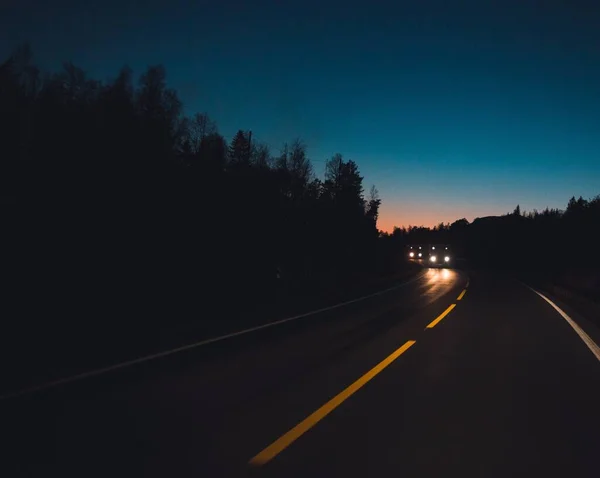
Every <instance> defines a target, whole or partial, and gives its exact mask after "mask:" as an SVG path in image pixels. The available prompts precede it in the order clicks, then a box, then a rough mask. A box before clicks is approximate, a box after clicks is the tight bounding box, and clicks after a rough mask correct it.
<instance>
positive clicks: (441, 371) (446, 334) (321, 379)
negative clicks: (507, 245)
mask: <svg viewBox="0 0 600 478" xmlns="http://www.w3.org/2000/svg"><path fill="white" fill-rule="evenodd" d="M567 312H568V311H567ZM567 318H573V319H575V317H574V316H573V315H572V314H571V313H569V314H568V315H567ZM567 318H565V317H563V316H562V315H561V314H560V313H559V311H557V310H556V309H555V308H554V307H553V305H552V304H550V303H548V301H546V300H545V299H544V298H543V297H541V296H540V295H538V294H537V293H536V292H535V291H533V290H531V289H530V288H528V287H527V286H526V285H524V284H522V283H520V282H518V281H516V280H514V279H511V278H510V277H506V276H503V275H500V274H495V273H492V272H481V271H480V272H477V271H475V272H470V273H467V272H462V271H458V270H449V269H425V270H423V272H422V273H420V274H419V275H418V276H416V277H415V278H413V279H411V280H409V281H408V282H407V283H405V284H401V285H398V286H396V287H394V288H392V289H390V290H387V291H385V292H382V293H381V294H376V295H373V296H370V297H367V298H364V299H363V300H359V301H355V302H352V303H348V304H345V305H342V306H340V307H335V308H331V309H327V310H324V311H321V312H319V313H316V314H312V315H308V316H305V317H300V318H298V319H295V320H290V321H287V322H285V323H281V324H278V325H275V326H272V327H266V328H264V329H261V330H257V331H253V332H250V333H246V334H241V335H238V336H235V337H230V338H227V339H225V340H221V341H217V342H214V343H210V344H205V345H200V346H198V347H192V348H189V349H186V350H184V351H181V352H178V353H174V354H170V355H168V356H165V357H159V358H156V359H154V360H148V361H143V362H141V363H139V364H135V365H132V366H126V367H122V368H119V369H118V370H114V371H110V372H107V373H103V374H100V375H98V376H94V377H89V378H84V379H81V380H75V381H73V382H70V383H66V384H63V385H59V386H56V387H52V388H49V389H47V390H41V391H38V392H35V393H29V394H24V395H21V396H17V397H8V398H3V399H2V400H0V420H1V422H0V424H1V430H2V431H1V432H0V433H2V438H3V448H2V455H3V456H2V460H0V461H1V465H0V467H2V469H0V474H1V475H2V476H6V477H9V476H11V477H12V476H86V477H87V476H103V477H106V476H128V477H134V476H148V477H155V476H156V477H158V476H169V477H174V476H186V477H187V476H190V477H192V476H193V477H202V476H205V477H221V476H223V477H225V476H232V477H237V476H265V477H275V476H277V477H296V476H297V477H307V476H324V477H330V476H345V477H349V476H356V477H359V476H360V477H364V476H377V477H379V476H390V477H392V476H393V477H397V476H407V477H431V476H461V477H463V478H464V477H507V476H511V477H514V476H523V477H525V476H527V477H531V476H544V477H545V478H548V477H565V476H568V477H594V478H597V477H598V476H600V454H599V451H600V448H599V445H600V351H599V350H598V348H597V345H596V344H597V343H599V341H598V330H597V329H594V328H593V326H590V324H588V323H586V322H585V321H583V320H582V319H581V318H577V320H576V323H577V324H579V325H580V326H581V327H582V329H579V327H578V326H577V325H576V324H575V325H572V324H570V323H569V321H568V320H567ZM576 329H577V330H576ZM586 333H587V334H586Z"/></svg>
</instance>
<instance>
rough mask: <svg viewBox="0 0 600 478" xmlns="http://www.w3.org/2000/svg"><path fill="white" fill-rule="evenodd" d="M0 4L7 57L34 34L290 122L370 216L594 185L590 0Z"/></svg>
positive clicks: (595, 35)
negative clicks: (355, 189)
mask: <svg viewBox="0 0 600 478" xmlns="http://www.w3.org/2000/svg"><path fill="white" fill-rule="evenodd" d="M0 1H1V2H2V3H0V56H1V57H2V58H4V57H6V56H7V55H8V54H9V53H10V51H11V50H12V49H13V48H14V47H15V46H16V45H18V44H19V43H21V42H24V41H29V42H30V43H31V45H32V47H33V50H34V55H35V61H36V63H37V64H38V65H40V66H41V67H43V68H44V69H51V68H52V69H56V68H57V67H58V66H59V65H60V64H61V62H62V61H65V60H71V61H73V62H74V63H75V64H77V65H78V66H80V67H82V68H83V69H84V70H86V71H87V72H88V73H89V75H90V76H92V77H95V78H98V79H109V78H112V77H114V76H116V74H117V72H118V70H119V68H120V67H121V66H122V65H124V64H128V65H130V66H131V67H132V68H133V69H134V71H135V72H136V73H140V72H142V71H143V70H144V69H145V68H146V67H147V66H148V65H151V64H157V63H162V64H164V65H165V66H166V68H167V75H168V80H169V84H170V86H172V87H174V88H175V89H177V90H178V92H179V95H180V97H181V98H182V100H183V101H184V103H185V106H186V112H188V113H193V112H195V111H206V112H208V113H209V115H211V116H212V117H213V118H214V119H216V121H217V123H218V125H219V129H220V131H221V133H223V134H224V135H225V136H226V137H227V138H229V137H231V135H232V134H233V133H234V132H235V131H236V130H237V129H252V130H253V134H254V135H255V136H254V137H255V138H256V139H258V140H259V141H263V142H266V143H268V144H269V145H270V146H271V147H272V150H273V152H275V153H276V152H278V149H279V147H280V146H281V144H282V143H283V142H284V141H286V140H288V141H289V140H292V139H294V138H295V137H298V136H299V137H301V138H302V139H303V140H304V141H305V142H306V143H307V144H308V146H309V155H310V157H311V159H312V160H313V161H314V163H313V164H314V166H315V170H316V172H317V174H319V175H322V173H323V170H324V160H325V159H326V158H328V157H330V156H331V155H332V154H334V153H336V152H340V153H342V154H343V155H344V157H345V158H346V159H354V160H355V161H357V163H358V165H359V168H360V170H361V172H362V174H363V175H364V177H365V189H367V190H368V188H369V187H370V185H371V184H375V185H376V186H377V188H378V189H379V191H380V195H381V197H382V200H383V206H382V210H381V215H380V221H379V227H380V229H384V230H391V229H392V227H393V226H394V225H409V224H412V225H427V226H430V225H433V224H436V223H439V222H440V221H444V222H451V221H454V220H455V219H458V218H461V217H466V218H467V219H469V220H472V219H474V218H475V217H477V216H486V215H493V214H502V213H505V212H508V211H511V210H512V209H513V208H514V207H515V205H516V204H517V203H519V204H520V205H521V208H522V209H525V210H531V209H533V208H537V209H543V208H545V207H546V206H549V207H560V208H564V207H565V205H566V202H567V201H568V199H569V197H570V196H572V195H582V196H584V197H592V196H595V195H597V194H600V27H598V25H600V4H599V3H598V2H593V1H589V2H581V1H569V2H567V1H560V2H559V1H554V0H546V1H539V2H532V1H527V0H521V1H514V2H511V1H507V0H499V1H484V0H477V1H469V2H459V1H447V2H446V1H439V0H438V1H424V0H418V1H417V0H413V1H407V2H404V1H394V2H387V1H386V2H383V1H382V2H380V1H370V2H367V1H365V2H351V1H350V2H338V1H328V0H320V1H312V0H308V1H302V2H300V1H297V2H289V3H290V4H289V5H286V3H287V2H284V1H277V2H275V1H269V2H267V1H252V2H250V1H247V2H240V1H237V2H232V1H230V0H214V1H212V2H205V1H202V0H201V1H181V0H170V1H169V2H155V1H146V2H139V3H138V2H132V1H131V0H119V1H114V0H107V1H104V2H102V3H97V4H95V5H89V4H88V2H82V1H68V0H66V1H65V0H56V1H51V2H50V1H46V0H43V1H39V0H0ZM163 4H164V5H163ZM449 4H451V6H450V5H449Z"/></svg>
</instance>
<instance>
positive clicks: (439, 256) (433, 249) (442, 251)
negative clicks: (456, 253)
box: [427, 244, 454, 267]
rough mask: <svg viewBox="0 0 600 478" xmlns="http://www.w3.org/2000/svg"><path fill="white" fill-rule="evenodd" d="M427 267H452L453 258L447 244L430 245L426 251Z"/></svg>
mask: <svg viewBox="0 0 600 478" xmlns="http://www.w3.org/2000/svg"><path fill="white" fill-rule="evenodd" d="M427 262H428V265H429V267H452V265H453V263H454V258H453V256H452V253H451V250H450V246H449V245H448V244H430V245H429V247H428V250H427Z"/></svg>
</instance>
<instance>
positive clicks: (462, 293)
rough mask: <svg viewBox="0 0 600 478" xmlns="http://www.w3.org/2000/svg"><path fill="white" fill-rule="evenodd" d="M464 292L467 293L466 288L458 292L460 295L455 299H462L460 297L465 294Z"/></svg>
mask: <svg viewBox="0 0 600 478" xmlns="http://www.w3.org/2000/svg"><path fill="white" fill-rule="evenodd" d="M466 293H467V289H465V290H463V291H462V292H461V293H460V295H459V296H458V297H457V299H456V300H460V299H462V298H463V297H464V296H465V294H466Z"/></svg>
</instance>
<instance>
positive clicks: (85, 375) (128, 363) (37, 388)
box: [0, 272, 424, 400]
mask: <svg viewBox="0 0 600 478" xmlns="http://www.w3.org/2000/svg"><path fill="white" fill-rule="evenodd" d="M423 274H424V272H421V273H419V274H417V275H416V276H415V277H413V278H412V279H409V280H407V281H406V282H402V283H400V284H397V285H395V286H392V287H389V288H387V289H384V290H380V291H378V292H374V293H372V294H368V295H364V296H362V297H359V298H357V299H352V300H348V301H346V302H340V303H339V304H335V305H330V306H328V307H323V308H321V309H317V310H313V311H310V312H305V313H303V314H299V315H295V316H293V317H287V318H285V319H281V320H276V321H275V322H269V323H267V324H263V325H257V326H256V327H251V328H249V329H244V330H238V331H237V332H232V333H230V334H226V335H221V336H219V337H213V338H210V339H206V340H202V341H200V342H195V343H193V344H188V345H184V346H182V347H177V348H175V349H171V350H165V351H164V352H158V353H156V354H153V355H145V356H144V357H140V358H137V359H133V360H128V361H126V362H121V363H118V364H115V365H111V366H109V367H104V368H99V369H96V370H90V371H89V372H83V373H80V374H77V375H72V376H70V377H64V378H60V379H57V380H54V381H52V382H46V383H42V384H40V385H35V386H33V387H30V388H25V389H22V390H17V391H15V392H10V393H7V394H5V395H0V400H5V399H8V398H17V397H20V396H23V395H27V394H30V393H34V392H40V391H42V390H47V389H49V388H54V387H57V386H59V385H64V384H67V383H71V382H75V381H78V380H83V379H85V378H90V377H95V376H97V375H101V374H104V373H107V372H112V371H114V370H118V369H121V368H125V367H130V366H132V365H137V364H139V363H142V362H148V361H149V360H154V359H157V358H162V357H166V356H168V355H172V354H176V353H178V352H183V351H184V350H189V349H193V348H196V347H201V346H203V345H208V344H212V343H215V342H220V341H222V340H226V339H230V338H233V337H238V336H240V335H245V334H249V333H251V332H256V331H257V330H262V329H266V328H268V327H273V326H275V325H280V324H284V323H286V322H291V321H292V320H297V319H302V318H304V317H309V316H311V315H316V314H320V313H321V312H327V311H328V310H334V309H337V308H339V307H343V306H345V305H349V304H353V303H355V302H360V301H361V300H365V299H369V298H371V297H375V296H378V295H381V294H385V293H386V292H389V291H391V290H394V289H398V288H400V287H403V286H405V285H408V284H411V283H412V282H415V281H416V280H418V279H419V278H420V277H421V276H422V275H423Z"/></svg>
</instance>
